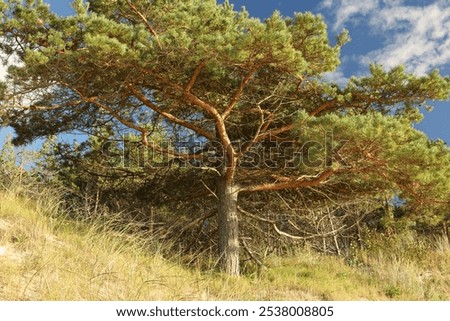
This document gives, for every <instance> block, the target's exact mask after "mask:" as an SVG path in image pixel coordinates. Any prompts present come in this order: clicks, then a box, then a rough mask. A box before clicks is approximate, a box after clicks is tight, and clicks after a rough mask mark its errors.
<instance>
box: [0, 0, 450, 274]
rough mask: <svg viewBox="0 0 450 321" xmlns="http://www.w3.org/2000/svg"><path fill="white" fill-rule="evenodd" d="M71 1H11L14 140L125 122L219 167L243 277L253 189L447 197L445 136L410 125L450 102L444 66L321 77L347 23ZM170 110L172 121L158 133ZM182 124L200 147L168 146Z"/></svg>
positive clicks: (235, 266) (119, 1) (230, 247)
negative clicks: (331, 35) (245, 210)
mask: <svg viewBox="0 0 450 321" xmlns="http://www.w3.org/2000/svg"><path fill="white" fill-rule="evenodd" d="M73 7H74V9H75V10H76V14H75V15H73V16H70V17H59V16H57V15H55V14H54V13H52V12H51V11H50V9H49V8H48V6H47V5H45V4H44V3H43V2H42V1H32V0H30V1H26V2H25V3H24V2H22V1H19V0H9V1H1V2H0V8H1V9H2V12H3V15H2V20H1V23H0V32H1V37H2V38H3V41H2V44H1V45H0V48H1V49H2V50H3V52H4V53H6V54H14V55H15V56H16V57H17V58H18V60H19V61H20V64H17V65H15V66H11V67H10V69H9V77H10V81H9V83H8V84H7V86H6V87H5V88H6V89H5V94H4V97H3V108H6V109H7V113H4V114H5V115H6V114H7V115H8V117H7V120H8V122H9V124H10V125H11V126H13V127H14V129H15V131H16V134H17V136H16V137H15V138H14V142H15V143H16V144H24V143H27V142H30V141H33V140H34V139H36V138H38V137H42V136H47V135H53V134H56V133H59V132H70V131H74V130H82V131H83V132H87V133H97V132H98V127H99V126H100V127H102V128H105V129H107V131H108V132H109V133H112V134H113V135H115V136H117V137H118V136H120V135H122V133H123V132H124V130H128V131H131V132H132V133H133V135H138V136H139V139H140V141H141V144H142V145H143V146H145V147H146V148H148V149H149V150H151V151H152V153H159V154H161V155H163V156H164V157H171V158H175V159H181V160H184V161H186V162H189V163H192V164H196V166H197V167H198V168H204V169H206V170H207V171H208V172H209V173H215V175H216V188H215V189H214V190H215V194H216V196H217V198H218V205H217V208H218V210H217V212H218V221H219V233H218V234H219V235H218V240H219V241H218V244H219V257H220V260H221V266H222V269H223V270H224V271H225V272H227V273H229V274H233V275H237V274H239V228H238V226H239V219H238V214H237V212H238V202H239V197H240V196H242V195H244V194H250V193H258V192H271V191H279V190H286V189H308V188H325V187H326V188H327V189H325V191H326V190H328V191H329V190H332V191H333V193H334V195H346V194H348V193H350V192H352V193H361V194H364V193H381V192H383V191H390V192H393V193H401V195H402V197H404V198H405V199H407V200H411V201H412V202H416V203H418V204H419V203H420V204H425V203H427V202H431V201H433V202H442V203H448V201H449V186H448V181H449V179H448V178H449V172H448V168H449V166H450V165H449V157H448V152H449V151H448V147H447V146H445V145H443V144H442V143H439V142H430V141H429V140H428V139H426V137H425V136H424V135H423V134H420V133H419V132H417V131H416V130H414V129H413V128H412V124H413V123H414V122H416V121H418V120H419V119H420V116H421V115H420V111H419V107H421V106H423V105H425V104H426V102H427V101H429V100H443V99H448V95H449V92H450V81H449V79H448V78H447V77H441V76H440V75H439V73H438V72H437V71H434V72H431V73H430V74H428V75H426V76H422V77H418V76H415V75H413V74H408V73H406V72H405V70H404V68H403V67H397V68H394V69H392V70H389V71H386V70H384V69H383V68H382V66H379V65H372V66H371V68H370V75H368V76H366V77H361V78H357V77H353V78H351V79H350V81H349V83H348V85H347V86H346V87H341V86H339V85H338V84H334V83H329V82H327V81H326V80H325V79H324V78H323V74H324V73H326V72H330V71H333V70H335V69H336V68H337V66H338V65H339V54H340V49H341V47H342V46H343V45H344V44H345V43H346V42H347V41H348V40H349V36H348V34H347V32H346V31H345V30H344V31H343V32H342V33H341V34H339V35H338V36H337V38H336V41H335V43H334V44H331V43H330V41H329V39H328V34H327V26H326V24H325V23H324V21H323V19H322V18H321V17H320V16H315V15H313V14H311V13H298V14H295V16H294V17H291V18H285V17H283V16H281V14H280V13H279V12H274V14H273V15H272V16H271V17H269V18H268V19H266V20H265V21H260V20H259V19H254V18H251V17H249V14H248V13H247V12H246V11H245V10H241V11H235V10H234V8H233V6H232V5H230V4H229V3H228V2H227V1H225V2H224V3H223V4H218V3H217V2H216V1H215V0H174V1H170V2H168V1H159V0H153V1H151V0H136V1H129V0H95V1H94V0H92V1H90V2H89V3H86V4H85V3H83V1H81V0H76V1H74V2H73ZM143 115H144V117H143ZM143 119H145V122H143ZM161 122H162V124H163V125H162V126H163V127H165V128H167V129H168V128H171V127H170V126H173V127H172V128H175V129H177V130H167V131H166V132H165V142H162V140H161V139H158V140H156V142H155V141H154V140H152V134H154V133H155V131H154V130H152V128H154V126H159V125H160V124H161ZM175 137H183V138H189V137H192V138H193V139H194V140H195V141H197V142H199V143H201V144H202V148H201V149H200V150H195V151H193V150H192V149H190V148H187V149H179V148H173V144H172V142H173V140H174V139H175ZM322 138H323V139H322ZM189 141H190V140H188V142H189Z"/></svg>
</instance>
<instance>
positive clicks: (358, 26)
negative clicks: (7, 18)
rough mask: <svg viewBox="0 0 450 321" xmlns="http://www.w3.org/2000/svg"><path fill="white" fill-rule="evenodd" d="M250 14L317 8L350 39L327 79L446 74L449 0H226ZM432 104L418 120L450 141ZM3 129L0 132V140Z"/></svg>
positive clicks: (449, 105) (445, 110)
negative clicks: (377, 68)
mask: <svg viewBox="0 0 450 321" xmlns="http://www.w3.org/2000/svg"><path fill="white" fill-rule="evenodd" d="M45 2H47V3H49V4H50V5H51V8H52V9H53V10H54V11H55V12H57V13H59V14H64V15H65V14H70V12H71V8H70V2H71V1H70V0H45ZM230 2H231V3H233V4H234V5H235V8H237V9H238V8H240V7H242V6H245V7H246V9H247V10H248V11H249V13H250V15H252V16H255V17H260V18H266V17H268V16H269V15H271V13H272V12H273V11H274V10H279V11H280V12H281V13H282V14H283V15H285V16H292V14H293V13H294V12H304V11H311V12H313V13H316V14H321V15H322V16H323V17H324V18H325V21H326V22H327V24H328V26H329V33H330V37H333V36H334V35H336V34H338V33H339V32H340V31H341V30H342V29H343V28H346V29H348V30H349V32H350V36H351V37H352V41H351V42H350V43H348V44H347V45H346V46H345V47H344V48H343V51H342V57H341V60H342V64H341V66H340V67H339V68H338V69H337V70H336V72H334V73H332V74H329V75H328V77H329V78H330V79H334V80H336V81H338V82H339V83H345V81H346V79H347V78H349V77H350V76H352V75H356V76H362V75H365V74H366V73H367V72H368V65H369V63H371V62H378V63H381V64H383V65H384V66H385V67H386V68H391V67H393V66H396V65H398V64H404V65H405V66H406V69H407V70H408V71H410V72H414V73H416V74H418V75H423V74H425V73H427V72H429V71H431V70H433V69H436V68H438V69H439V70H440V71H441V73H442V74H444V75H450V0H436V1H432V0H260V1H257V0H230ZM431 105H433V106H434V107H435V108H434V110H433V112H431V113H426V114H425V119H424V120H423V121H422V122H421V123H420V124H418V125H417V128H419V129H420V130H423V131H424V132H425V133H427V134H428V136H430V137H431V138H432V139H437V138H441V139H443V140H444V141H446V142H447V143H448V144H450V102H439V103H438V102H431ZM4 132H5V131H3V134H0V141H1V138H2V136H4Z"/></svg>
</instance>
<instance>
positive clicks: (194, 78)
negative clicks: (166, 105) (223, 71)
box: [184, 62, 205, 92]
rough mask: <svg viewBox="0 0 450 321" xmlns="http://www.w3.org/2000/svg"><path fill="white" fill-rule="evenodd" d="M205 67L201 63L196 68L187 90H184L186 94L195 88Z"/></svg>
mask: <svg viewBox="0 0 450 321" xmlns="http://www.w3.org/2000/svg"><path fill="white" fill-rule="evenodd" d="M204 66H205V63H203V62H201V63H199V64H198V66H197V67H196V68H195V70H194V73H193V74H192V76H191V79H190V80H189V82H188V84H187V86H186V88H185V89H184V90H185V91H186V92H190V91H191V89H192V87H194V84H195V82H196V81H197V78H198V75H199V74H200V72H201V71H202V69H203V67H204Z"/></svg>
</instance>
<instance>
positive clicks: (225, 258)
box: [217, 178, 239, 275]
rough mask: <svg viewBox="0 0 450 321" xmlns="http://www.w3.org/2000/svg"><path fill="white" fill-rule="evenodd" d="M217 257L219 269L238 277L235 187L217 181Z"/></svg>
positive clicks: (221, 180) (223, 180)
mask: <svg viewBox="0 0 450 321" xmlns="http://www.w3.org/2000/svg"><path fill="white" fill-rule="evenodd" d="M217 197H218V198H219V208H218V210H219V256H220V261H219V262H220V268H221V269H222V271H223V272H225V273H227V274H229V275H239V221H238V216H237V199H238V189H237V187H235V186H233V185H230V184H229V183H227V182H226V180H225V179H223V178H222V179H219V182H218V188H217Z"/></svg>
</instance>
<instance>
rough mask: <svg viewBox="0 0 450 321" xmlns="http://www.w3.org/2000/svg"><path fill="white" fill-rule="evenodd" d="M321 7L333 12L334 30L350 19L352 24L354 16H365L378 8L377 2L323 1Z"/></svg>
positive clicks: (371, 0) (367, 0)
mask: <svg viewBox="0 0 450 321" xmlns="http://www.w3.org/2000/svg"><path fill="white" fill-rule="evenodd" d="M321 7H322V8H324V9H332V10H334V12H335V16H336V21H335V24H334V29H335V30H338V29H341V28H342V27H344V26H345V24H346V23H347V22H348V21H349V20H351V19H352V22H353V23H354V22H355V21H354V18H355V16H358V15H362V16H365V15H367V14H368V13H370V12H371V11H373V10H375V9H376V8H377V7H378V0H323V1H322V2H321Z"/></svg>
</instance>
